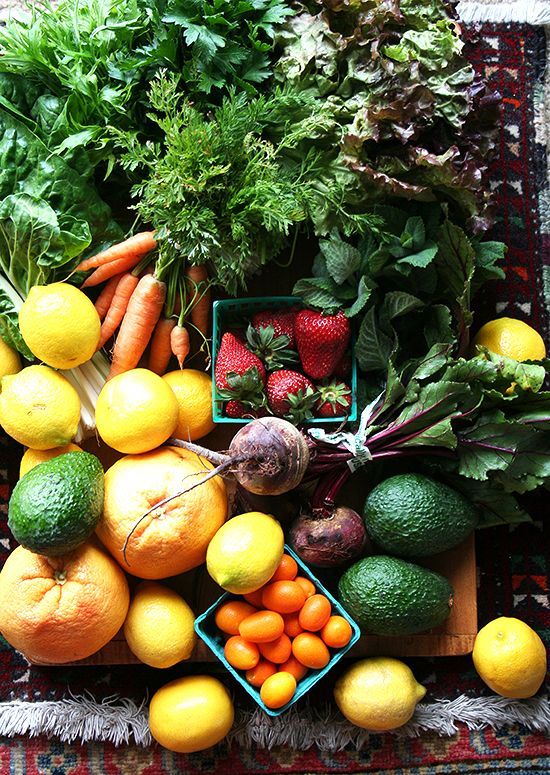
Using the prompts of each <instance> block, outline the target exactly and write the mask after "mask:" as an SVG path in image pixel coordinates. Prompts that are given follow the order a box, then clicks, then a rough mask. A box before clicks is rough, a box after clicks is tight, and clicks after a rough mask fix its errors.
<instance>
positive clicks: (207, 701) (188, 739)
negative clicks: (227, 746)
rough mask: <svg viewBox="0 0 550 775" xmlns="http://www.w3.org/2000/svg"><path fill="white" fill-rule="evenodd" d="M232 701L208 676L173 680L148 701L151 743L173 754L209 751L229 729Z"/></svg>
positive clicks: (232, 710)
mask: <svg viewBox="0 0 550 775" xmlns="http://www.w3.org/2000/svg"><path fill="white" fill-rule="evenodd" d="M233 719H234V709H233V702H232V701H231V697H230V696H229V692H228V691H227V689H226V688H225V686H224V685H223V684H222V683H221V681H218V679H217V678H213V677H212V676H209V675H192V676H186V677H184V678H176V680H175V681H170V683H168V684H166V685H165V686H162V687H161V688H160V689H159V690H158V691H157V692H156V693H155V694H154V695H153V697H152V698H151V703H150V705H149V728H150V730H151V734H152V735H153V737H154V738H155V740H156V741H157V742H158V743H160V744H161V745H163V746H164V747H165V748H168V749H169V750H170V751H176V752H177V753H194V752H195V751H203V750H204V749H205V748H210V747H211V746H213V745H216V743H219V742H220V740H223V738H224V737H225V736H226V735H227V733H228V732H229V730H230V729H231V727H232V726H233Z"/></svg>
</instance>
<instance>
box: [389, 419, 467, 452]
mask: <svg viewBox="0 0 550 775" xmlns="http://www.w3.org/2000/svg"><path fill="white" fill-rule="evenodd" d="M419 445H422V446H425V447H443V448H445V449H456V445H457V440H456V435H455V433H454V431H453V425H452V418H451V417H446V418H445V419H443V420H440V422H437V423H434V424H433V425H429V426H428V427H427V428H426V429H425V430H423V431H422V432H421V433H418V434H416V435H415V436H414V437H413V438H411V439H408V440H407V441H403V442H401V443H400V444H399V446H400V447H417V446H419Z"/></svg>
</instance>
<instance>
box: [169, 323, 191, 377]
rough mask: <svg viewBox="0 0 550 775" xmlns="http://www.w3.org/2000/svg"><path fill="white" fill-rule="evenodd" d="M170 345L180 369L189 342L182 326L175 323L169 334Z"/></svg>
mask: <svg viewBox="0 0 550 775" xmlns="http://www.w3.org/2000/svg"><path fill="white" fill-rule="evenodd" d="M170 347H171V348H172V352H173V353H174V355H175V356H176V358H177V359H178V363H179V367H180V369H182V368H183V362H184V361H185V359H186V358H187V356H188V355H189V350H190V347H191V345H190V343H189V333H188V331H187V329H186V328H185V327H184V326H180V325H177V326H175V328H173V329H172V333H171V334H170Z"/></svg>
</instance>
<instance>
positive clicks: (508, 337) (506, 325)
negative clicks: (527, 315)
mask: <svg viewBox="0 0 550 775" xmlns="http://www.w3.org/2000/svg"><path fill="white" fill-rule="evenodd" d="M473 345H474V348H475V346H476V345H481V346H482V347H486V348H487V349H488V350H491V352H494V353H496V354H497V355H504V356H505V357H506V358H513V359H514V360H515V361H540V360H542V358H545V357H546V347H545V344H544V340H543V338H542V336H541V335H540V334H539V333H538V332H537V331H535V329H534V328H531V326H529V325H527V323H524V322H523V320H516V319H515V318H498V319H497V320H491V321H489V323H485V325H484V326H481V328H480V329H479V331H478V332H477V334H476V335H475V338H474V341H473Z"/></svg>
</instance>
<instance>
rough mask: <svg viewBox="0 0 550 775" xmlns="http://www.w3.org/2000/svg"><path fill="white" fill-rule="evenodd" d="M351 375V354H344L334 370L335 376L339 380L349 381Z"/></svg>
mask: <svg viewBox="0 0 550 775" xmlns="http://www.w3.org/2000/svg"><path fill="white" fill-rule="evenodd" d="M350 374H351V353H344V355H342V357H341V358H340V360H339V361H338V363H337V364H336V368H335V369H334V372H333V375H334V376H335V377H338V379H348V378H349V376H350Z"/></svg>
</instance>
